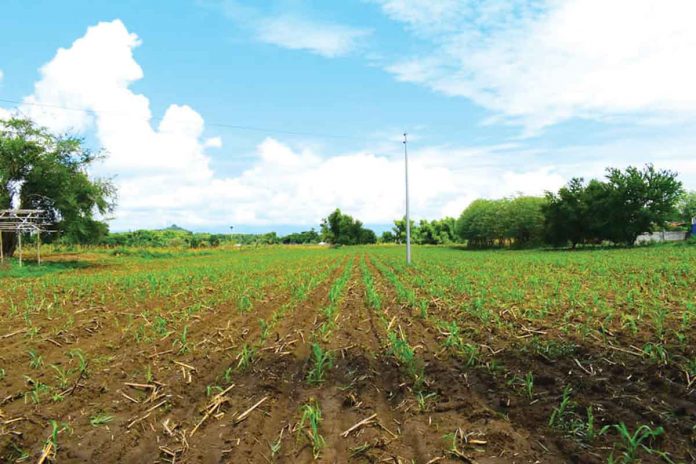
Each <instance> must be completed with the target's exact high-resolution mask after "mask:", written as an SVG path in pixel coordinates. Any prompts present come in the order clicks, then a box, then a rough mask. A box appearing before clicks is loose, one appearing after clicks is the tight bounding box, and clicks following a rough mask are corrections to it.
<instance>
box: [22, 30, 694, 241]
mask: <svg viewBox="0 0 696 464" xmlns="http://www.w3.org/2000/svg"><path fill="white" fill-rule="evenodd" d="M139 45H140V40H139V39H138V37H137V36H136V35H135V34H133V33H131V32H129V31H128V30H127V29H126V27H125V25H124V24H123V23H122V22H121V21H119V20H116V21H112V22H104V23H99V24H97V25H95V26H93V27H90V28H89V29H88V30H87V32H86V34H85V35H84V36H83V37H81V38H79V39H78V40H76V41H75V42H74V43H73V44H72V45H71V46H70V47H68V48H65V49H60V50H58V52H57V53H56V55H55V57H54V58H53V59H52V60H51V61H49V62H48V63H47V64H46V65H44V66H43V67H41V69H40V74H41V77H40V79H39V81H38V82H37V83H36V85H35V89H34V93H33V94H32V95H31V96H29V97H27V98H26V99H25V105H24V106H22V107H21V110H22V111H23V112H24V113H25V114H28V115H29V116H31V117H32V118H34V119H36V120H37V121H38V122H39V123H40V124H42V125H45V126H47V127H49V128H51V129H52V130H55V131H61V132H62V131H66V130H72V131H78V132H83V133H84V132H93V133H94V134H95V136H96V138H97V140H98V142H99V144H100V145H101V146H103V147H104V148H105V150H106V152H107V155H108V156H107V158H106V160H105V161H104V162H103V164H102V165H100V166H98V167H97V169H96V170H95V171H94V174H99V175H114V176H116V177H115V182H116V184H117V186H118V189H119V205H118V208H117V211H116V215H115V216H116V219H115V220H114V222H113V224H112V227H113V228H114V229H115V230H123V229H135V228H145V227H161V226H166V225H168V224H171V223H177V224H180V225H184V226H190V227H199V228H210V227H219V228H222V227H226V226H228V225H230V224H235V225H273V224H295V225H302V226H316V225H317V224H318V222H319V220H320V219H321V218H322V217H323V216H325V215H326V214H327V213H329V212H330V211H331V210H332V209H333V208H335V207H340V208H342V209H343V210H345V211H347V212H348V213H350V214H353V215H355V216H357V217H359V218H360V219H361V220H363V221H364V222H367V223H373V224H385V223H389V222H390V221H391V220H392V219H394V218H397V217H399V216H401V215H402V214H403V205H404V201H403V189H404V184H403V159H402V154H401V153H400V152H399V151H397V152H395V153H390V152H389V151H380V153H384V154H381V155H377V154H375V152H374V151H371V150H363V151H356V152H348V153H343V152H331V153H326V152H323V151H321V150H317V149H313V148H308V147H303V146H294V145H290V144H288V143H284V142H283V141H281V140H278V139H275V138H266V139H264V140H262V141H261V142H260V143H259V144H258V146H257V147H256V149H255V151H254V153H253V154H252V158H253V162H252V164H251V165H250V167H248V168H247V169H245V170H243V171H242V172H240V173H238V174H235V175H232V174H229V173H227V174H222V173H220V172H215V171H214V170H213V168H212V165H213V163H212V154H211V153H210V152H211V151H213V150H215V151H216V152H217V151H221V149H222V150H224V148H223V146H224V144H223V140H222V139H220V138H219V137H205V136H204V129H205V121H204V119H203V117H202V116H201V115H200V114H199V113H198V112H197V111H195V110H194V109H193V108H191V107H189V106H187V105H185V104H172V105H170V106H169V107H167V108H166V110H165V111H164V114H163V116H162V118H160V119H159V122H158V123H157V122H156V120H155V119H153V117H152V113H151V110H150V102H149V100H148V98H147V97H146V96H144V95H141V94H137V93H135V92H133V90H132V89H131V86H132V84H133V83H134V82H136V81H138V80H139V79H142V78H143V76H144V72H143V69H142V68H141V67H140V65H139V64H138V63H137V61H136V60H135V57H134V54H133V53H134V50H135V49H136V47H138V46H139ZM59 107H62V108H59ZM64 108H72V109H75V111H73V110H66V109H64ZM79 108H83V109H86V110H88V111H77V109H79ZM398 142H399V141H398V140H395V141H394V145H396V146H397V147H398V148H397V150H399V148H400V143H398ZM678 142H679V143H678V144H677V143H676V141H675V144H674V145H673V146H674V147H678V149H675V150H677V151H674V152H670V151H666V150H667V147H668V146H669V144H665V143H663V141H660V140H654V141H653V143H654V146H653V148H655V147H659V150H662V157H661V158H659V159H661V160H662V161H663V162H664V163H663V164H665V163H667V165H668V167H670V166H671V165H669V164H668V163H672V165H674V166H676V165H679V166H680V167H682V168H685V169H690V172H693V171H695V170H696V169H695V168H694V164H693V162H690V161H689V159H690V158H689V156H690V153H692V152H693V151H692V150H691V149H692V148H694V149H696V140H680V141H678ZM416 145H418V144H416ZM641 147H642V150H636V149H635V148H636V147H635V146H633V147H632V146H615V147H611V146H610V147H606V148H605V149H604V150H603V151H602V150H599V151H596V152H597V160H596V162H595V163H587V162H585V161H582V162H581V161H579V160H583V156H584V155H585V154H586V153H587V148H586V147H583V149H582V150H581V149H580V148H578V149H577V152H573V151H571V150H567V151H566V152H564V153H560V154H559V159H563V160H565V161H564V162H563V163H558V164H556V165H554V167H550V166H548V162H547V160H548V158H543V157H541V156H539V155H538V153H535V152H534V151H530V150H526V149H525V148H524V147H523V146H519V145H514V144H501V145H496V146H484V147H468V148H467V147H464V148H462V147H451V146H430V147H414V149H413V150H412V152H411V153H410V162H411V164H410V175H411V198H412V203H411V204H412V209H413V213H414V216H415V217H416V218H421V217H428V218H436V217H441V216H443V215H455V216H456V215H458V214H459V213H460V212H461V210H462V209H463V208H464V207H465V206H466V205H467V204H468V203H469V202H471V201H472V200H474V199H475V198H477V197H500V196H504V195H514V194H516V193H525V194H541V193H543V192H544V190H547V189H556V188H557V187H558V186H560V185H561V184H562V183H563V181H564V180H565V179H568V178H569V177H571V176H573V175H579V174H581V173H594V171H593V170H597V172H598V174H601V167H604V166H606V165H607V163H611V161H613V160H620V163H615V164H614V165H617V166H623V165H625V162H627V160H631V161H637V162H641V161H643V160H640V159H635V158H631V157H630V156H628V154H630V153H636V152H642V153H648V154H650V153H651V151H650V150H646V149H645V146H644V145H641ZM653 152H654V150H653ZM228 155H229V154H228ZM622 163H623V164H622ZM689 163H690V164H689ZM658 164H659V163H658ZM597 166H601V167H600V168H598V167H597ZM693 177H696V173H694V174H693Z"/></svg>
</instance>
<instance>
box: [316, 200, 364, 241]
mask: <svg viewBox="0 0 696 464" xmlns="http://www.w3.org/2000/svg"><path fill="white" fill-rule="evenodd" d="M321 235H322V238H323V239H324V240H325V241H326V242H328V243H331V244H332V245H358V244H362V243H375V242H376V241H377V236H376V235H375V233H374V232H373V231H371V230H370V229H366V228H364V227H363V224H362V222H360V221H359V220H357V219H353V217H351V216H349V215H347V214H343V213H341V210H340V209H338V208H336V210H335V211H334V212H332V213H331V214H329V215H328V216H327V217H326V218H324V219H322V221H321Z"/></svg>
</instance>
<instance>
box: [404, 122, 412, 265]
mask: <svg viewBox="0 0 696 464" xmlns="http://www.w3.org/2000/svg"><path fill="white" fill-rule="evenodd" d="M404 166H405V174H406V264H411V214H410V211H409V205H408V138H407V136H406V132H404Z"/></svg>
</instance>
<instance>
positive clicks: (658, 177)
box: [543, 164, 683, 247]
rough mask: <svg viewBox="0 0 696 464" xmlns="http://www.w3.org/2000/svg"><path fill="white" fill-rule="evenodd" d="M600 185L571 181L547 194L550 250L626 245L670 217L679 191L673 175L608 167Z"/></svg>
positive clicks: (675, 175)
mask: <svg viewBox="0 0 696 464" xmlns="http://www.w3.org/2000/svg"><path fill="white" fill-rule="evenodd" d="M606 179H607V180H606V181H605V182H601V181H599V180H595V179H593V180H591V181H590V182H589V183H588V184H587V185H584V184H583V181H582V179H572V180H571V181H570V183H569V184H568V185H567V186H565V187H562V188H561V189H560V190H559V191H558V194H553V193H547V199H548V204H547V205H546V206H544V208H543V212H544V220H545V227H546V238H547V240H548V241H549V243H551V244H553V245H563V244H566V243H568V242H570V243H571V245H572V246H573V247H575V246H576V245H577V244H578V243H597V242H601V241H605V240H607V241H611V242H614V243H623V244H626V245H632V244H633V243H635V241H636V238H637V237H638V235H640V234H642V233H644V232H651V231H652V230H653V229H654V228H656V227H663V226H664V225H665V223H666V222H667V220H669V219H670V218H671V217H674V214H675V212H676V204H677V201H678V200H679V199H680V198H681V196H682V193H683V190H682V186H681V182H679V181H678V180H677V174H676V173H674V172H671V171H666V170H656V169H655V168H654V167H653V166H652V165H650V164H648V165H646V166H645V168H643V169H642V170H640V169H638V168H635V167H628V168H627V169H626V170H625V171H621V170H619V169H615V168H608V169H607V175H606Z"/></svg>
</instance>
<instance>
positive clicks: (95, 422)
mask: <svg viewBox="0 0 696 464" xmlns="http://www.w3.org/2000/svg"><path fill="white" fill-rule="evenodd" d="M113 419H114V418H113V416H109V415H107V414H104V413H100V414H96V415H94V416H92V417H90V419H89V423H90V425H91V426H92V427H99V426H100V425H105V424H108V423H109V422H111V421H112V420H113Z"/></svg>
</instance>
